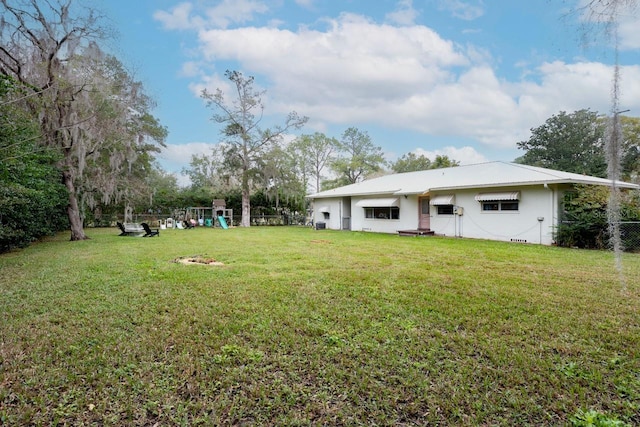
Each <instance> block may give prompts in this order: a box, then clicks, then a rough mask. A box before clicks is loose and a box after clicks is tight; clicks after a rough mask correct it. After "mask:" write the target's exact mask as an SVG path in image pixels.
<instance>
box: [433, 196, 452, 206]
mask: <svg viewBox="0 0 640 427" xmlns="http://www.w3.org/2000/svg"><path fill="white" fill-rule="evenodd" d="M455 202H456V196H455V194H442V195H439V196H434V197H432V198H431V200H429V204H430V205H433V206H442V205H453V204H455Z"/></svg>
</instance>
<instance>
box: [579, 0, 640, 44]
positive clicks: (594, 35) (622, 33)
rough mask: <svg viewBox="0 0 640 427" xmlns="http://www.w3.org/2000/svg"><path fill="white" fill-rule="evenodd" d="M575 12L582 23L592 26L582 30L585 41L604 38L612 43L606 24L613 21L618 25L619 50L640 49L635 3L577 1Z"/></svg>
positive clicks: (639, 25) (639, 33)
mask: <svg viewBox="0 0 640 427" xmlns="http://www.w3.org/2000/svg"><path fill="white" fill-rule="evenodd" d="M575 10H576V11H577V12H578V13H579V14H580V19H581V21H582V22H583V23H588V24H594V25H592V26H587V27H586V28H584V31H585V37H586V38H587V39H589V38H591V39H599V38H602V37H605V38H608V39H610V40H609V41H610V42H613V40H611V38H612V34H607V32H606V23H608V22H610V21H611V20H612V19H613V20H614V21H615V22H617V24H618V37H619V46H618V47H619V48H620V49H621V50H636V49H640V32H638V28H639V27H640V15H639V14H638V4H637V2H635V1H628V2H627V1H611V2H608V1H607V2H603V1H593V0H579V1H578V2H577V5H576V9H575Z"/></svg>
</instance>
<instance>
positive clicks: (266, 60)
mask: <svg viewBox="0 0 640 427" xmlns="http://www.w3.org/2000/svg"><path fill="white" fill-rule="evenodd" d="M407 4H408V3H407ZM455 4H457V3H455ZM480 4H481V3H480ZM326 23H327V27H326V28H325V29H322V30H321V29H309V28H300V29H298V30H296V31H291V30H286V29H278V28H269V27H243V28H236V29H229V30H226V29H219V28H218V29H208V30H202V31H200V32H199V33H198V34H199V41H200V50H201V53H202V60H203V61H210V63H211V64H215V63H217V62H218V61H231V62H232V63H237V64H238V65H239V68H238V69H241V70H243V72H244V73H245V74H247V75H254V76H259V77H260V78H261V79H264V80H265V81H267V82H269V87H268V96H269V99H268V101H269V104H268V111H269V112H270V113H277V114H282V113H284V114H286V113H288V112H289V111H297V112H299V113H300V114H302V115H305V116H309V117H310V118H311V120H312V122H311V123H313V124H314V126H316V127H317V128H322V127H326V126H330V125H340V126H353V125H355V126H362V127H365V126H366V125H367V124H369V123H375V124H377V125H381V126H387V127H390V128H397V129H406V130H413V131H417V132H420V133H423V134H426V135H432V136H443V135H446V136H453V137H460V138H466V139H472V140H476V141H480V142H481V143H483V144H485V145H487V146H490V147H495V148H514V147H515V144H516V142H518V141H522V140H524V139H526V138H528V135H529V129H530V128H532V127H535V126H539V125H540V124H542V123H544V121H545V120H546V119H547V118H549V117H550V116H552V115H553V114H556V113H558V112H559V111H561V110H565V111H575V110H578V109H582V108H590V109H592V110H594V111H599V112H603V113H604V112H606V111H608V109H609V108H610V107H609V97H610V95H609V94H610V87H611V79H612V75H613V72H612V69H611V67H609V66H606V65H603V64H601V63H596V62H576V63H565V62H548V63H543V64H542V65H540V66H538V67H534V68H529V69H525V70H523V73H522V76H523V77H521V80H519V81H507V80H505V79H503V78H500V77H498V76H497V75H496V70H495V68H494V65H493V62H494V61H493V60H492V58H491V56H490V54H489V53H488V52H487V51H486V50H484V49H482V48H478V47H476V46H460V45H457V44H455V43H453V42H451V41H449V40H446V39H444V38H442V37H440V36H439V35H438V34H437V33H436V32H434V31H433V30H432V29H430V28H428V27H425V26H422V25H409V26H401V27H398V26H393V25H389V24H380V23H375V22H372V21H371V20H370V19H367V18H366V17H363V16H360V15H353V14H343V15H341V16H339V17H338V18H336V19H331V20H327V21H326ZM185 70H186V71H188V70H192V66H191V65H189V66H187V67H186V68H185ZM621 75H622V90H621V92H622V94H623V95H622V99H621V104H620V105H621V106H622V107H624V108H625V109H627V108H630V109H632V111H640V67H637V66H633V67H631V66H625V67H622V69H621ZM228 85H229V82H228V81H227V80H226V79H224V78H223V77H221V76H219V75H217V74H213V75H203V76H202V77H201V78H200V79H199V80H198V81H197V82H192V83H191V85H190V89H191V90H192V92H193V93H194V94H195V95H197V96H199V95H200V93H201V91H202V89H203V88H209V89H210V90H214V89H215V88H221V89H223V91H225V92H228V91H229V89H230V88H229V86H228ZM311 123H310V125H311Z"/></svg>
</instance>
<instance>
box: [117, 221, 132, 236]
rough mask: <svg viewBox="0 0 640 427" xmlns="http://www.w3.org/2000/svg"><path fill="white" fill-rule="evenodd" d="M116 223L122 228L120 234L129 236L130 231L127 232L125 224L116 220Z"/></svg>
mask: <svg viewBox="0 0 640 427" xmlns="http://www.w3.org/2000/svg"><path fill="white" fill-rule="evenodd" d="M116 224H118V228H119V229H120V231H121V233H120V234H118V236H128V235H129V233H127V231H126V230H125V229H124V224H123V223H121V222H119V221H118V222H116Z"/></svg>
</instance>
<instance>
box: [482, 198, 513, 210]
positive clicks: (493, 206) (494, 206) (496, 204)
mask: <svg viewBox="0 0 640 427" xmlns="http://www.w3.org/2000/svg"><path fill="white" fill-rule="evenodd" d="M518 204H519V202H518V201H513V200H504V201H502V200H500V201H493V202H482V211H483V212H487V211H493V212H495V211H517V210H518V208H519V206H518Z"/></svg>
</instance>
